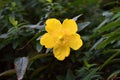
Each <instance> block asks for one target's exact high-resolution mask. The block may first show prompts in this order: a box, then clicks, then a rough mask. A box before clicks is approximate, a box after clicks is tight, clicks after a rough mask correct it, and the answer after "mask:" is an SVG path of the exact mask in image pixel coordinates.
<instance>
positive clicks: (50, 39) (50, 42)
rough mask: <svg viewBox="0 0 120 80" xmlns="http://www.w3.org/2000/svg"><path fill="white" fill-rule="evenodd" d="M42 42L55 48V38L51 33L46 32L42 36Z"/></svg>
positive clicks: (48, 46) (47, 46)
mask: <svg viewBox="0 0 120 80" xmlns="http://www.w3.org/2000/svg"><path fill="white" fill-rule="evenodd" d="M40 43H41V45H45V47H46V48H53V46H54V45H55V41H54V38H53V37H52V36H51V35H50V34H49V33H45V34H44V35H43V36H42V37H41V38H40Z"/></svg>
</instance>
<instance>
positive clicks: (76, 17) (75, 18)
mask: <svg viewBox="0 0 120 80" xmlns="http://www.w3.org/2000/svg"><path fill="white" fill-rule="evenodd" d="M80 16H82V14H80V15H78V16H75V17H74V18H73V19H74V20H75V21H77V19H78V18H79V17H80Z"/></svg>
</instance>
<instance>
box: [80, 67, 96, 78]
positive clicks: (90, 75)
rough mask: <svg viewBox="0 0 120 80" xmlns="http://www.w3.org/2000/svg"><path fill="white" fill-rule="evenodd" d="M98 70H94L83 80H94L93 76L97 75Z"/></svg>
mask: <svg viewBox="0 0 120 80" xmlns="http://www.w3.org/2000/svg"><path fill="white" fill-rule="evenodd" d="M97 70H98V69H93V70H92V71H91V72H90V73H89V74H88V75H87V76H85V77H84V78H83V79H82V80H92V76H93V75H95V74H96V72H97Z"/></svg>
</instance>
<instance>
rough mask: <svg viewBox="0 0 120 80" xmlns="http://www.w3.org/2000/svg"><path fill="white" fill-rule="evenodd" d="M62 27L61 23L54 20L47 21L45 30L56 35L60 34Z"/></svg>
mask: <svg viewBox="0 0 120 80" xmlns="http://www.w3.org/2000/svg"><path fill="white" fill-rule="evenodd" d="M61 26H62V25H61V23H60V21H59V20H57V19H54V18H53V19H48V20H47V21H46V27H45V29H46V31H47V32H48V33H54V34H55V32H58V31H59V30H60V29H61Z"/></svg>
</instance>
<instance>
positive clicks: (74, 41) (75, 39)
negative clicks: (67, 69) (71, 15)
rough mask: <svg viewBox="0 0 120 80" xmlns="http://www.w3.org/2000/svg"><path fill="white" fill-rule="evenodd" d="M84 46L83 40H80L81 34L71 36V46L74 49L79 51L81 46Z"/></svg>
mask: <svg viewBox="0 0 120 80" xmlns="http://www.w3.org/2000/svg"><path fill="white" fill-rule="evenodd" d="M82 45H83V42H82V40H81V39H80V35H79V34H77V33H76V34H73V35H71V36H70V39H69V46H70V47H71V48H72V49H74V50H77V49H79V48H80V47H81V46H82Z"/></svg>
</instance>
